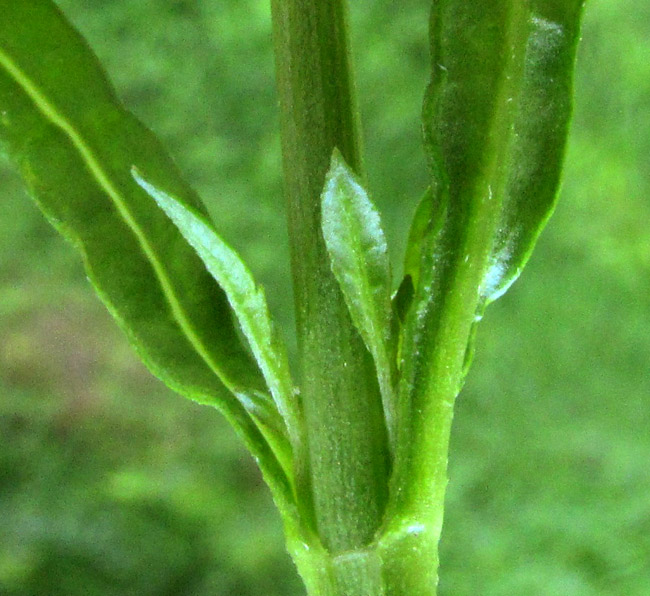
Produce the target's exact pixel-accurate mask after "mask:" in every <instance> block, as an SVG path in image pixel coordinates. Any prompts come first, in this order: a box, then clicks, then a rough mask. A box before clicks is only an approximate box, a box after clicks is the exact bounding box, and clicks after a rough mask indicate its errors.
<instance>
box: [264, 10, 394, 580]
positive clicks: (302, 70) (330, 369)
mask: <svg viewBox="0 0 650 596" xmlns="http://www.w3.org/2000/svg"><path fill="white" fill-rule="evenodd" d="M271 5H272V15H273V28H274V42H275V53H276V69H277V82H278V92H279V98H280V108H281V127H282V149H283V162H284V175H285V191H286V196H287V205H288V224H289V236H290V245H291V254H292V270H293V281H294V294H295V303H296V319H297V332H298V340H299V347H300V351H301V373H302V379H301V390H302V404H303V409H304V416H305V420H306V426H307V435H308V444H309V466H308V467H309V474H308V477H307V479H306V482H304V483H303V486H302V487H299V491H301V494H300V498H301V501H302V502H303V503H305V502H308V503H310V504H309V506H308V511H303V515H306V516H307V517H308V520H309V522H310V523H311V524H312V529H313V530H314V531H315V533H316V534H317V535H318V537H319V539H320V542H321V543H322V545H323V547H324V548H325V549H326V551H327V552H328V553H329V554H331V555H333V556H334V555H336V554H337V553H341V552H344V551H356V550H358V549H360V548H363V547H364V545H367V544H368V543H370V542H371V541H372V539H373V537H374V535H375V533H376V531H377V529H378V527H379V525H380V523H381V519H382V516H383V512H384V508H385V504H386V500H387V486H388V475H389V455H388V446H387V445H388V443H387V436H386V428H385V422H384V417H383V411H382V404H381V398H380V395H379V390H378V386H377V380H376V377H375V373H374V368H373V364H372V361H371V358H370V356H369V354H368V352H367V350H366V348H365V346H364V345H363V343H362V341H361V339H360V337H359V335H358V333H357V332H356V330H355V329H354V327H353V326H352V323H351V321H350V316H349V314H348V310H347V308H346V305H345V303H344V300H343V296H342V294H341V292H340V290H339V287H338V284H337V282H336V280H335V279H334V276H333V274H332V272H331V269H330V265H329V260H328V257H327V252H326V248H325V244H324V241H323V238H322V232H321V222H320V195H321V192H322V189H323V185H324V180H325V174H326V172H327V170H328V167H329V164H330V159H331V155H332V151H333V149H334V148H335V147H336V148H338V149H339V150H340V151H341V153H342V154H343V156H344V157H345V159H346V161H347V162H348V163H349V164H350V165H351V167H352V168H353V169H354V170H355V171H356V172H357V173H358V174H359V175H361V176H363V174H362V172H361V170H362V164H361V150H360V140H359V123H358V115H357V108H356V100H355V96H354V85H353V81H352V75H351V70H350V57H349V49H348V31H347V22H346V21H347V7H346V4H345V3H344V2H343V1H342V0H272V3H271ZM304 575H305V573H303V576H304Z"/></svg>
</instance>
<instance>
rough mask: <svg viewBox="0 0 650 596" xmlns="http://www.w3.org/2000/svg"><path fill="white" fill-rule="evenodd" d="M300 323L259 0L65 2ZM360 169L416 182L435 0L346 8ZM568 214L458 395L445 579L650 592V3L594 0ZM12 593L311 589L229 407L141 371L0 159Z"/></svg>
mask: <svg viewBox="0 0 650 596" xmlns="http://www.w3.org/2000/svg"><path fill="white" fill-rule="evenodd" d="M59 4H60V6H61V7H62V8H63V9H64V10H65V11H66V14H67V15H68V16H69V17H70V18H71V19H72V20H73V22H74V23H75V24H76V25H77V26H78V27H79V29H80V30H81V31H82V32H83V34H84V35H85V36H86V37H87V38H88V40H89V41H90V43H91V45H92V46H93V47H94V48H95V50H96V51H97V53H98V55H99V57H100V59H101V60H102V61H103V63H104V64H105V66H106V67H107V69H108V71H109V73H110V75H111V76H112V78H113V80H114V81H115V83H116V86H117V88H118V90H119V92H120V95H121V97H123V98H124V101H125V102H126V104H127V105H128V106H129V107H130V108H131V109H132V110H134V111H135V112H136V114H137V115H138V116H139V117H141V118H142V119H143V120H144V121H145V122H146V123H147V124H148V125H149V126H150V127H151V128H152V129H154V131H155V132H156V133H157V134H159V135H160V136H161V137H162V138H163V139H164V140H165V141H166V142H167V143H168V146H169V148H170V150H171V152H172V153H173V154H174V156H175V157H176V159H177V161H178V163H179V165H180V166H181V168H182V169H183V170H184V172H186V173H187V176H188V178H189V179H190V181H191V182H192V183H193V185H194V186H195V188H196V189H197V190H198V191H199V192H200V193H201V194H202V196H203V197H204V198H205V200H206V202H207V203H208V205H209V207H210V208H211V209H212V211H213V213H214V214H216V215H218V218H217V226H218V228H219V231H220V232H221V233H222V234H223V236H224V237H226V238H227V239H229V240H230V241H231V242H232V244H234V245H235V246H236V247H237V248H238V250H240V251H241V253H242V254H243V255H244V257H245V258H246V260H247V262H249V263H250V264H251V266H252V268H253V270H254V272H255V273H256V275H257V277H258V278H259V279H260V280H262V281H263V283H264V284H265V285H266V287H267V294H268V297H269V301H270V303H271V308H272V309H273V310H274V311H275V312H276V314H277V315H278V318H279V320H280V321H281V322H282V323H283V324H284V329H285V333H286V335H289V334H290V333H291V329H290V320H291V316H290V311H291V296H290V287H289V272H288V251H287V248H286V246H287V245H286V238H285V232H284V214H283V213H282V210H281V205H282V200H281V178H280V157H279V141H278V132H277V129H278V126H277V114H276V107H275V97H274V83H273V65H272V52H271V39H270V22H269V15H268V7H267V2H266V0H259V1H258V0H159V1H158V2H155V3H154V2H138V1H137V0H120V1H117V0H112V1H110V2H109V1H106V0H92V1H86V2H80V1H78V0H60V2H59ZM352 9H353V14H352V17H353V25H354V38H355V39H354V41H355V44H354V46H355V48H356V65H357V69H356V70H357V74H358V76H359V86H360V93H361V103H362V109H363V118H364V127H365V138H366V149H367V153H366V162H367V167H368V171H369V177H370V187H371V191H372V193H373V196H374V197H375V198H376V200H377V202H378V203H379V205H380V207H381V209H382V214H383V215H382V216H383V219H384V221H385V223H386V227H387V232H388V235H389V240H390V241H391V242H392V247H393V249H394V250H395V251H396V253H397V254H395V255H394V257H395V259H394V261H395V262H399V261H401V259H400V258H399V252H398V251H399V250H401V247H403V246H404V240H405V234H406V230H405V226H406V222H407V221H408V220H409V217H407V214H408V215H410V213H411V210H412V209H413V206H414V202H415V200H416V199H417V198H418V197H419V196H420V195H421V192H422V191H423V190H424V187H425V186H426V171H425V168H424V158H423V151H422V149H421V142H420V130H419V111H420V105H421V98H422V94H423V90H424V85H425V84H426V80H427V41H426V28H427V19H426V13H427V11H428V2H425V1H424V0H418V1H415V0H404V1H403V2H400V3H394V2H375V3H371V4H370V3H359V4H357V5H354V6H353V7H352ZM583 37H584V40H583V43H582V46H581V48H580V51H579V62H578V71H577V103H576V106H577V109H576V117H575V121H574V127H573V133H572V137H571V140H570V145H569V155H568V157H569V159H568V162H567V167H566V169H565V176H564V179H565V183H564V191H563V193H562V196H561V198H560V203H559V207H558V211H557V213H556V215H555V216H554V217H553V218H552V220H551V222H550V224H549V227H548V229H547V230H546V232H545V233H544V234H543V235H542V238H541V240H540V243H539V245H538V248H537V251H536V253H535V255H534V256H533V258H532V260H531V263H530V264H529V266H528V268H527V270H526V272H525V273H524V275H523V278H522V280H521V281H520V283H519V284H517V286H515V288H514V289H513V290H511V292H510V293H509V294H508V295H507V296H506V297H505V298H503V299H502V301H500V302H498V303H497V304H495V305H494V306H493V307H492V311H491V312H489V313H488V316H487V317H486V320H485V322H484V323H483V328H482V329H481V331H480V332H479V336H478V340H477V355H476V359H475V365H474V367H473V369H472V372H471V373H470V375H469V378H468V382H467V386H466V388H465V390H464V392H463V393H462V394H461V397H460V398H459V401H458V405H457V408H458V410H457V414H456V420H455V429H454V435H453V439H452V451H451V456H450V477H451V482H450V487H449V496H448V500H447V503H448V504H447V511H446V522H445V529H444V531H443V542H442V553H441V560H442V567H441V589H440V592H441V595H442V596H463V595H467V596H469V595H474V594H481V595H482V596H511V595H513V594H526V595H527V596H528V595H531V596H535V595H540V596H547V595H548V596H551V595H553V596H554V595H556V594H567V595H569V596H600V595H602V594H608V595H610V594H611V595H619V594H620V595H621V596H623V595H625V596H645V595H646V594H648V593H649V592H650V580H648V578H647V561H648V560H649V559H650V496H649V495H650V473H648V471H647V462H648V461H650V433H648V432H647V430H648V428H650V397H649V396H650V375H648V374H647V371H648V368H649V366H648V363H649V362H650V339H649V335H650V323H649V321H650V316H649V315H648V313H649V312H650V225H649V224H648V222H650V202H648V199H647V197H648V196H650V171H649V170H648V168H647V165H646V163H647V155H648V154H650V59H649V57H650V42H649V41H648V40H649V39H650V7H648V6H645V4H644V3H637V2H632V0H591V2H590V3H589V5H588V7H587V11H586V18H585V22H584V30H583ZM0 184H1V185H2V189H3V199H2V201H0V238H1V240H0V594H2V595H3V596H4V595H5V594H6V595H7V596H32V595H35V594H39V595H40V594H48V595H53V596H58V595H61V596H63V595H65V596H77V595H79V596H81V595H84V596H86V595H88V596H100V595H101V596H103V595H113V594H114V595H116V596H117V595H129V594H133V595H136V594H137V595H138V596H140V595H144V596H147V595H151V596H154V595H155V596H159V595H160V596H162V595H167V594H168V595H170V596H172V595H183V594H186V595H188V596H203V595H206V596H207V595H214V594H218V595H219V596H227V595H233V596H234V595H236V596H246V595H247V594H251V595H252V594H256V595H257V594H264V595H268V596H275V595H278V596H279V595H283V596H286V595H289V594H296V595H297V594H301V593H302V588H301V587H300V583H299V580H298V579H297V577H296V575H295V572H294V570H293V569H292V565H291V563H290V561H289V558H288V556H287V555H285V554H284V552H283V546H282V537H281V528H280V522H279V519H278V516H277V513H276V512H275V510H274V509H273V507H272V505H271V503H270V498H269V496H268V492H267V490H266V488H265V487H264V485H263V484H262V482H261V480H260V477H259V475H258V473H257V471H256V469H255V467H254V465H253V463H252V462H251V461H250V460H249V458H248V456H247V454H246V452H245V451H244V449H243V447H241V446H240V445H239V444H238V443H237V440H236V438H235V437H234V434H233V433H232V432H231V431H230V429H229V428H228V427H227V425H226V424H225V423H224V421H223V420H221V419H220V418H219V416H218V414H217V413H216V412H214V411H212V410H211V409H209V408H206V407H200V406H196V405H194V404H190V403H188V402H186V401H185V400H182V399H180V398H178V397H176V396H174V395H171V394H170V393H169V392H168V391H167V390H166V389H165V388H164V387H163V386H162V385H161V384H159V383H157V382H156V381H155V380H153V379H151V378H150V377H149V376H148V374H147V373H146V372H145V371H144V369H143V368H142V367H141V366H140V365H139V364H138V363H137V360H136V358H135V356H134V355H133V354H132V353H131V351H130V348H129V347H128V346H127V345H126V343H125V340H124V339H123V338H122V337H121V336H120V335H119V332H118V331H117V329H115V328H114V324H113V323H112V322H111V321H110V319H109V317H108V315H107V314H105V313H104V312H103V310H102V307H101V305H100V304H99V302H98V301H97V300H96V299H95V298H94V297H93V296H92V295H91V291H90V289H89V287H88V284H87V283H86V282H85V280H84V279H83V273H82V269H81V266H80V264H79V263H78V262H77V258H76V255H75V254H74V253H73V251H71V250H70V248H69V247H67V246H65V244H64V243H63V242H62V241H61V240H60V239H59V237H58V236H56V233H55V232H54V231H53V230H51V229H50V227H49V225H48V224H47V223H46V222H45V221H44V220H43V219H42V217H41V216H40V214H39V213H38V212H37V210H36V208H35V207H34V206H33V205H32V204H31V203H29V201H28V199H27V198H26V196H25V194H24V192H23V191H22V189H21V188H20V186H19V183H18V180H17V177H16V176H14V175H13V174H12V173H11V172H10V171H9V170H8V169H6V168H3V169H0Z"/></svg>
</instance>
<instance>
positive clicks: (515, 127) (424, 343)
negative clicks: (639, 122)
mask: <svg viewBox="0 0 650 596" xmlns="http://www.w3.org/2000/svg"><path fill="white" fill-rule="evenodd" d="M582 5H583V0H474V1H472V2H467V1H466V0H436V1H434V2H433V6H432V16H431V59H432V79H431V84H430V85H429V88H428V90H427V93H426V97H425V105H424V110H423V120H424V130H425V145H426V149H427V154H428V159H429V163H430V167H431V170H432V184H431V188H432V197H431V200H430V201H429V199H428V198H425V199H424V200H423V203H422V205H421V207H420V208H419V209H418V211H417V213H416V216H415V220H414V224H413V227H412V233H411V237H410V239H409V247H408V249H407V259H406V273H407V274H410V275H411V276H412V277H413V278H414V280H417V281H416V287H415V295H414V298H413V301H412V304H411V307H410V309H409V312H408V314H407V321H406V325H405V328H404V332H403V339H402V347H401V355H402V363H401V379H400V394H399V404H400V408H399V411H398V436H397V444H398V445H399V446H400V451H399V452H398V454H397V457H396V466H395V485H396V486H400V487H405V488H404V490H402V491H401V492H399V493H397V492H396V493H395V502H394V503H393V504H392V505H391V507H396V508H399V509H401V510H402V511H409V514H411V515H413V519H418V516H420V515H422V516H427V515H429V513H428V512H434V513H433V517H432V518H431V524H432V527H434V528H437V530H436V531H439V526H440V523H441V518H440V517H437V515H438V514H437V513H436V512H438V511H439V510H441V508H442V500H443V497H444V485H445V481H446V453H447V447H448V438H449V432H450V426H451V418H452V411H453V404H454V400H455V398H456V395H457V393H458V391H459V390H460V387H461V384H462V381H463V378H464V375H465V373H466V370H467V366H468V365H469V362H470V361H471V354H472V348H471V345H470V344H471V341H472V337H473V334H474V333H475V331H476V324H477V322H478V320H480V317H481V316H482V313H483V309H484V307H485V305H486V304H488V303H489V302H491V301H492V300H495V299H496V298H498V297H499V296H500V295H501V294H503V293H504V292H505V291H506V290H507V289H508V287H509V286H510V285H511V284H512V282H513V281H514V280H515V279H516V278H517V276H518V275H519V273H520V271H521V269H522V267H523V266H524V264H525V262H526V260H527V258H528V256H529V254H530V251H531V250H532V247H533V244H534V242H535V240H536V238H537V236H538V234H539V232H540V230H541V228H542V227H543V225H544V223H545V222H546V220H547V218H548V217H549V214H550V213H551V211H552V209H553V206H554V203H555V198H556V194H557V189H558V183H559V177H560V171H561V165H562V157H563V154H564V146H565V142H566V134H567V128H568V122H569V117H570V112H571V92H572V88H571V87H572V85H571V83H572V74H573V63H574V58H575V48H576V44H577V41H578V36H579V20H580V15H581V12H582ZM427 213H429V214H430V216H429V217H430V219H429V221H428V222H427V223H425V220H426V218H427V215H426V214H427ZM468 346H469V347H468Z"/></svg>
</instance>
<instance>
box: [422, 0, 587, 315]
mask: <svg viewBox="0 0 650 596" xmlns="http://www.w3.org/2000/svg"><path fill="white" fill-rule="evenodd" d="M583 3H584V0H527V1H525V0H524V1H522V0H510V1H503V0H479V1H477V2H471V3H468V2H461V1H447V2H436V3H435V5H434V10H433V15H432V24H431V36H432V69H433V73H432V81H431V85H430V87H429V90H428V92H427V96H426V99H425V108H424V126H425V134H426V139H427V148H428V152H429V157H430V161H431V164H432V168H433V173H434V187H435V188H436V189H437V190H438V192H442V193H444V194H448V197H449V201H450V205H449V209H450V211H451V212H453V217H455V218H458V219H464V220H466V221H471V220H472V219H475V220H476V218H477V217H480V213H481V212H484V213H485V220H484V222H483V225H487V226H489V232H490V234H491V238H490V239H489V244H490V249H489V256H488V259H487V263H486V266H485V273H484V276H483V280H482V282H481V297H482V299H483V301H484V302H485V304H487V303H489V302H492V301H493V300H495V299H497V298H498V297H499V296H501V295H502V294H503V293H505V292H506V291H507V289H508V288H509V287H510V285H511V284H512V283H513V282H514V281H515V280H516V279H517V277H518V276H519V274H520V273H521V270H522V269H523V267H524V265H525V263H526V261H527V260H528V258H529V256H530V253H531V251H532V249H533V246H534V243H535V241H536V240H537V237H538V236H539V233H540V232H541V229H542V228H543V226H544V224H545V223H546V221H547V220H548V218H549V216H550V214H551V212H552V210H553V208H554V205H555V202H556V196H557V191H558V186H559V179H560V172H561V168H562V160H563V155H564V147H565V142H566V137H567V130H568V124H569V118H570V114H571V93H572V76H573V63H574V58H575V47H576V43H577V41H578V32H579V19H580V15H581V12H582V6H583ZM488 220H489V221H488Z"/></svg>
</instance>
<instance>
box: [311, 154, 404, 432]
mask: <svg viewBox="0 0 650 596" xmlns="http://www.w3.org/2000/svg"><path fill="white" fill-rule="evenodd" d="M321 205H322V227H323V237H324V238H325V245H326V246H327V251H328V253H329V257H330V262H331V266H332V271H333V273H334V276H335V277H336V279H337V280H338V282H339V285H340V286H341V290H342V292H343V296H344V298H345V302H346V304H347V306H348V309H349V311H350V316H351V318H352V322H353V323H354V325H355V327H356V328H357V330H358V331H359V333H360V335H361V337H362V339H363V341H364V343H365V344H366V347H367V348H368V350H369V352H370V353H371V354H372V356H373V358H374V361H375V367H376V370H377V377H378V380H379V387H380V390H381V394H382V401H383V404H384V412H385V415H386V420H387V427H388V431H389V433H392V431H393V424H394V420H395V414H394V410H395V397H394V387H393V384H394V381H395V379H394V377H395V359H394V357H393V356H394V348H393V345H392V342H393V337H392V333H391V317H392V307H391V274H390V262H389V258H388V246H387V244H386V238H385V236H384V231H383V229H382V227H381V221H380V218H379V213H378V212H377V209H376V208H375V206H374V205H373V204H372V202H371V201H370V198H369V197H368V194H367V193H366V191H365V190H364V188H363V186H362V185H361V182H360V181H359V180H358V178H357V177H356V176H355V175H354V173H353V172H352V170H350V168H349V167H348V165H347V164H346V163H345V161H344V159H343V157H342V156H341V154H340V153H339V152H338V151H337V150H335V151H334V154H333V155H332V161H331V165H330V170H329V172H328V174H327V178H326V180H325V188H324V189H323V194H322V197H321Z"/></svg>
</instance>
